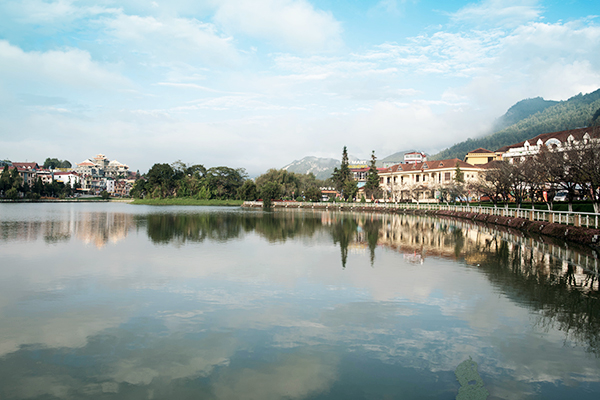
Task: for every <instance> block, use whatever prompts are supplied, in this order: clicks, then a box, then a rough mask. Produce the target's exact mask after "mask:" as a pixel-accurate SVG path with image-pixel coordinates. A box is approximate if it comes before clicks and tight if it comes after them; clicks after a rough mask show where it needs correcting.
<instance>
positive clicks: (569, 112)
mask: <svg viewBox="0 0 600 400" xmlns="http://www.w3.org/2000/svg"><path fill="white" fill-rule="evenodd" d="M538 99H540V100H536V99H528V100H523V101H521V102H519V103H523V104H522V105H521V106H518V107H516V106H517V105H518V104H519V103H517V104H515V105H514V106H513V107H511V108H510V109H509V111H510V110H511V109H513V111H512V112H510V114H509V111H507V113H506V114H504V115H503V116H502V117H500V118H499V121H500V122H499V126H502V124H503V123H507V122H511V121H512V120H516V119H517V118H519V117H520V116H523V115H527V113H528V112H534V111H535V108H536V107H539V108H543V109H542V110H541V111H537V112H534V113H533V114H530V115H528V116H526V117H524V118H522V119H520V120H518V121H517V122H515V123H513V124H512V125H510V126H508V127H506V128H503V129H501V130H499V131H497V132H495V133H492V134H490V135H487V136H483V137H480V138H477V139H467V140H465V141H464V142H461V143H457V144H455V145H454V146H452V147H450V148H448V149H446V150H443V151H441V152H439V153H437V154H435V155H433V156H431V157H429V159H430V160H443V159H448V158H455V157H456V158H459V159H463V158H464V157H465V155H466V154H467V153H468V152H469V151H471V150H475V149H477V148H479V147H483V148H485V149H488V150H496V149H498V148H500V147H502V146H507V145H511V144H515V143H519V142H522V141H524V140H527V139H530V138H532V137H535V136H537V135H539V134H541V133H548V132H558V131H563V130H567V129H575V128H580V127H584V126H588V125H589V124H590V121H591V120H592V117H593V116H594V114H595V112H596V111H597V110H598V109H599V108H600V89H598V90H596V91H595V92H592V93H588V94H586V95H582V94H581V93H580V94H578V95H577V96H574V97H571V98H570V99H568V100H565V101H559V102H557V103H556V104H554V105H550V106H548V107H545V106H546V105H547V104H545V103H544V102H545V100H544V99H541V98H538ZM531 100H533V101H531ZM514 107H516V109H514ZM527 110H529V111H527ZM503 121H504V122H503Z"/></svg>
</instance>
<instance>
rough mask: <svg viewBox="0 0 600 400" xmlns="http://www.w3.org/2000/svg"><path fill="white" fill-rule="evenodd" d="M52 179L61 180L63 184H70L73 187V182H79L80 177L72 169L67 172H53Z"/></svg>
mask: <svg viewBox="0 0 600 400" xmlns="http://www.w3.org/2000/svg"><path fill="white" fill-rule="evenodd" d="M53 175H54V180H55V181H58V182H62V183H64V184H65V185H67V184H68V185H71V187H74V186H75V184H78V183H81V177H80V176H79V175H77V173H75V172H73V171H69V172H56V171H55V172H54V174H53Z"/></svg>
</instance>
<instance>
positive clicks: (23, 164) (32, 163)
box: [12, 162, 40, 169]
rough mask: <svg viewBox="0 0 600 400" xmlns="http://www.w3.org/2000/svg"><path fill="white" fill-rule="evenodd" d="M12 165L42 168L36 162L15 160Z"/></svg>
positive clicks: (24, 167) (23, 167)
mask: <svg viewBox="0 0 600 400" xmlns="http://www.w3.org/2000/svg"><path fill="white" fill-rule="evenodd" d="M12 165H14V166H15V167H17V168H22V169H40V166H39V165H38V164H37V163H36V162H14V163H12Z"/></svg>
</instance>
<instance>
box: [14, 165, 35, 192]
mask: <svg viewBox="0 0 600 400" xmlns="http://www.w3.org/2000/svg"><path fill="white" fill-rule="evenodd" d="M12 166H13V168H16V169H17V171H18V172H19V176H20V177H21V179H22V180H23V184H25V183H27V184H28V185H29V186H30V187H31V186H33V184H34V183H35V181H36V179H37V171H38V170H40V166H39V165H38V163H36V162H14V163H12Z"/></svg>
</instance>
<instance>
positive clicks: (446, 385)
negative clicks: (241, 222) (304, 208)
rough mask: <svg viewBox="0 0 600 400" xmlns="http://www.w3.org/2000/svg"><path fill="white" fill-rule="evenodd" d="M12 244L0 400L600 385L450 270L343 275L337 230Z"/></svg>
mask: <svg viewBox="0 0 600 400" xmlns="http://www.w3.org/2000/svg"><path fill="white" fill-rule="evenodd" d="M130 208H131V209H133V210H136V211H135V212H139V211H137V210H139V209H136V208H135V207H130ZM126 209H129V208H126ZM119 210H120V211H121V210H122V208H120V209H119ZM0 246H1V247H0V265H1V266H2V267H1V269H0V398H32V397H36V396H43V395H47V396H55V397H57V398H81V397H86V396H87V397H90V398H101V397H102V396H109V395H115V394H119V395H120V396H121V398H133V397H140V396H142V397H144V398H152V397H153V398H167V397H170V398H176V397H177V396H179V397H180V398H183V397H185V396H187V395H189V394H190V393H192V394H193V395H194V396H195V398H215V399H236V398H257V399H280V398H294V399H295V398H307V397H311V396H312V397H315V398H316V397H318V396H321V397H319V398H369V397H373V398H385V396H389V397H390V398H400V397H404V396H400V395H399V393H404V394H408V397H411V394H412V397H427V396H429V397H433V398H453V397H454V396H455V395H456V392H457V390H458V383H457V382H456V381H455V378H454V375H453V372H452V371H453V370H454V369H455V368H456V366H457V365H458V364H459V363H460V362H461V361H463V360H464V359H467V358H468V357H469V356H471V357H473V359H474V360H475V361H477V362H478V363H479V366H480V373H481V375H482V377H483V379H484V382H485V383H486V387H487V388H488V390H489V391H490V393H491V394H492V395H493V396H497V397H499V398H526V397H528V396H529V395H530V394H531V395H533V394H537V395H541V397H543V398H553V397H554V398H564V397H565V396H567V397H568V396H574V397H577V398H585V396H586V395H588V398H595V397H596V396H594V394H596V395H597V394H598V393H599V390H600V384H599V382H600V378H598V376H599V372H600V363H599V361H598V359H596V358H594V357H593V356H592V355H590V354H587V353H585V350H584V348H583V347H581V346H579V345H578V344H576V343H574V342H571V341H569V340H566V341H565V335H564V333H562V332H560V331H556V330H554V329H552V328H551V327H543V326H540V325H539V324H536V322H537V321H538V319H539V318H538V315H537V314H536V313H535V312H532V311H530V310H528V309H526V308H524V307H523V306H522V305H518V304H516V303H515V302H514V301H512V300H511V299H510V298H509V297H507V295H506V294H504V293H502V292H500V291H499V290H498V289H496V288H495V287H493V286H492V285H490V283H489V281H488V280H487V278H486V277H485V275H483V274H481V273H480V272H479V271H478V270H477V269H476V268H473V267H468V266H466V265H463V264H461V263H457V262H454V261H451V260H441V259H436V258H433V257H428V258H426V259H425V262H424V264H422V265H415V264H411V263H409V262H407V261H406V260H404V259H403V258H402V255H401V254H399V253H397V252H394V251H387V250H385V249H381V248H378V249H377V250H376V251H377V254H376V255H377V256H376V259H375V263H374V265H373V266H371V264H370V260H369V255H368V254H353V255H352V256H351V257H350V258H349V259H348V263H347V265H346V268H345V269H342V268H341V266H340V260H339V257H340V254H339V248H337V247H335V246H333V245H332V241H331V237H330V236H328V235H327V234H324V233H318V234H317V235H315V236H314V237H312V238H310V239H308V238H298V239H297V240H287V241H285V242H278V243H272V242H267V241H266V240H265V239H264V238H262V237H261V236H259V235H258V234H256V233H253V232H249V233H248V234H245V235H243V237H242V239H241V240H240V239H239V238H238V239H236V240H232V241H229V242H211V241H204V242H202V243H186V244H185V245H182V246H177V247H175V246H165V245H154V244H152V243H151V242H150V241H149V240H148V238H147V237H146V233H145V231H144V230H132V231H130V232H129V234H128V235H127V236H126V237H124V238H123V239H122V240H120V241H119V242H116V243H109V244H107V245H106V246H105V247H103V248H101V249H98V248H96V247H93V246H91V247H90V245H89V244H86V243H85V242H82V241H80V240H78V239H76V238H71V239H69V240H68V241H66V242H58V243H53V244H47V243H43V242H31V241H12V242H10V244H9V245H7V244H6V243H3V244H1V245H0ZM312 397H311V398H312Z"/></svg>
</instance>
